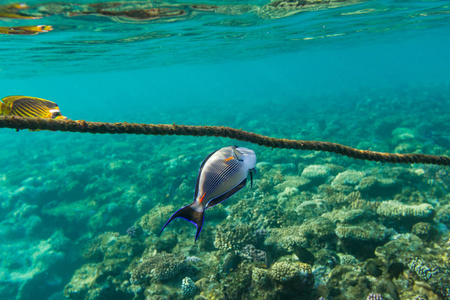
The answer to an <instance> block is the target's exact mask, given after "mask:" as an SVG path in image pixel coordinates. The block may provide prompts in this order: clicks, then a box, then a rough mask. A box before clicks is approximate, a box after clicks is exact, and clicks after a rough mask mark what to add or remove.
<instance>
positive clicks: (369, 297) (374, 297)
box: [366, 293, 383, 300]
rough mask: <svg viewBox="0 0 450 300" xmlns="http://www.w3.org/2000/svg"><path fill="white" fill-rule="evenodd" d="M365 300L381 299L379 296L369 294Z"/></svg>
mask: <svg viewBox="0 0 450 300" xmlns="http://www.w3.org/2000/svg"><path fill="white" fill-rule="evenodd" d="M366 300H383V297H381V295H380V294H375V293H370V294H369V295H368V296H367V298H366Z"/></svg>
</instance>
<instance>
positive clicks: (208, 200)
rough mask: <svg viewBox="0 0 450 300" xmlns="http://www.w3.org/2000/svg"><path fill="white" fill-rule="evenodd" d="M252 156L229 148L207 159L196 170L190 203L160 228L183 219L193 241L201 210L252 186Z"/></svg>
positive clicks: (220, 150)
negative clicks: (192, 230) (191, 227)
mask: <svg viewBox="0 0 450 300" xmlns="http://www.w3.org/2000/svg"><path fill="white" fill-rule="evenodd" d="M255 165H256V155H255V152H254V151H253V150H250V149H247V148H243V147H237V146H229V147H224V148H222V149H219V150H216V151H214V152H213V153H211V154H210V155H208V156H207V157H206V158H205V160H204V161H203V162H202V164H201V166H200V170H199V172H198V176H197V182H196V184H195V192H194V202H192V203H191V204H190V205H188V206H185V207H183V208H181V209H180V210H178V211H176V212H175V213H174V214H173V215H172V216H171V217H170V219H169V220H168V221H167V222H166V224H164V226H163V228H162V229H161V232H160V234H161V233H162V232H163V230H164V228H166V226H167V225H169V223H170V222H172V221H173V220H174V219H176V218H182V219H185V220H187V221H189V222H191V223H192V224H194V225H195V226H196V227H197V233H196V234H195V241H197V239H198V237H199V235H200V232H201V230H202V227H203V221H204V213H205V210H207V209H208V208H211V207H213V206H215V205H217V204H219V203H221V202H222V201H224V200H226V199H228V198H230V197H231V196H232V195H234V194H235V193H237V192H238V191H239V190H241V189H242V188H243V187H244V186H245V184H246V183H247V177H248V175H250V180H251V181H252V185H253V173H254V172H255Z"/></svg>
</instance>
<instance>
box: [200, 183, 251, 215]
mask: <svg viewBox="0 0 450 300" xmlns="http://www.w3.org/2000/svg"><path fill="white" fill-rule="evenodd" d="M246 183H247V178H245V179H244V180H242V181H241V183H239V184H238V185H237V186H235V187H234V188H233V189H231V190H229V191H228V192H226V193H224V194H222V195H220V196H219V197H216V198H214V199H212V200H210V201H209V202H208V204H206V207H205V209H207V208H211V207H213V206H215V205H217V204H219V203H220V202H222V201H224V200H226V199H228V198H230V197H231V196H233V195H234V194H235V193H237V192H238V191H239V190H241V189H242V188H243V187H244V186H245V184H246Z"/></svg>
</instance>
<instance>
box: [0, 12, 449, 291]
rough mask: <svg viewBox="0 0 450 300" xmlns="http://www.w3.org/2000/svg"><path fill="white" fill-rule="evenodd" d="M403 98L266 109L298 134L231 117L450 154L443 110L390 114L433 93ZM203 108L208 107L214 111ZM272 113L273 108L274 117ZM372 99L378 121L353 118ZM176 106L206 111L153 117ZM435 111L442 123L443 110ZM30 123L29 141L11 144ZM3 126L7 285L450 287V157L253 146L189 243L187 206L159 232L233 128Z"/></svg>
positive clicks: (1, 232)
mask: <svg viewBox="0 0 450 300" xmlns="http://www.w3.org/2000/svg"><path fill="white" fill-rule="evenodd" d="M198 12H199V11H198ZM199 13H200V12H199ZM415 94H420V91H417V90H416V93H415ZM447 94H448V93H447ZM407 97H408V96H407V95H406V96H405V97H400V98H401V100H399V99H400V98H399V99H398V100H395V99H389V100H386V99H384V100H383V99H380V98H377V97H373V98H372V99H371V100H370V101H369V100H368V99H361V98H358V99H360V101H358V103H355V105H354V109H351V110H348V108H346V109H343V108H336V107H335V108H333V109H332V110H330V109H329V108H326V107H325V106H324V107H321V106H320V107H316V108H315V109H314V110H311V111H314V113H311V114H310V113H308V112H307V111H306V110H305V112H304V114H298V111H296V112H295V114H294V113H293V112H291V111H290V110H289V109H288V110H286V109H284V108H277V107H275V108H273V110H278V109H279V110H280V112H279V113H281V111H282V114H283V116H284V115H289V117H290V118H291V119H292V120H295V121H293V122H294V123H295V122H297V121H298V122H299V123H300V124H301V126H300V127H301V130H299V131H298V132H296V133H295V134H292V126H294V125H292V124H294V123H293V122H291V124H289V126H287V125H283V124H284V123H283V122H280V124H278V123H277V124H275V123H273V124H271V125H267V126H266V124H265V122H262V121H261V120H260V119H259V118H256V119H254V120H247V119H248V118H247V114H244V113H242V114H241V115H238V116H236V115H234V114H233V115H224V117H223V118H224V120H225V118H227V121H229V120H235V119H236V120H237V122H239V126H242V128H246V129H247V128H248V130H254V131H255V132H256V131H258V132H263V133H264V132H265V133H267V134H274V132H273V131H272V130H271V128H270V127H268V126H272V125H273V126H277V127H276V128H277V130H279V131H278V132H276V134H277V135H280V136H286V137H292V138H297V139H311V140H313V139H314V140H318V139H323V140H330V141H333V140H336V141H339V142H343V143H344V142H345V143H347V144H348V145H358V147H361V148H363V149H369V148H373V149H376V151H393V150H394V149H395V151H398V152H404V151H409V150H411V149H412V150H413V151H417V152H422V153H425V152H427V153H432V154H433V153H434V154H445V155H448V154H449V152H448V150H447V149H446V148H444V147H441V146H438V145H436V144H435V142H434V141H433V140H432V139H430V138H428V137H427V134H428V133H429V132H430V130H431V128H434V129H433V130H435V129H436V125H431V124H429V123H428V122H422V123H420V122H419V123H420V124H416V123H418V122H417V121H416V120H417V119H418V118H416V120H413V118H411V120H409V119H408V120H400V119H399V118H395V117H388V115H389V114H388V113H387V112H389V111H391V110H392V109H393V108H395V109H397V110H399V109H404V110H402V112H403V113H405V114H406V113H408V114H409V113H412V114H414V116H415V117H417V116H418V115H420V113H421V112H420V110H422V109H423V108H424V107H425V108H427V107H428V106H427V105H431V104H429V101H426V100H427V99H428V98H427V97H428V96H427V97H425V96H424V98H423V99H422V100H424V101H419V102H416V105H417V108H415V107H414V106H411V105H407V104H405V100H404V99H405V98H407ZM381 100H383V101H385V102H383V104H379V103H378V102H379V101H381ZM439 103H440V101H435V102H434V104H433V105H440V104H439ZM333 105H339V104H333ZM404 105H406V107H405V108H403V106H404ZM447 106H448V105H446V107H447ZM338 107H339V106H338ZM448 107H450V106H448ZM442 108H445V107H444V106H441V109H440V110H441V111H442ZM433 109H437V108H433ZM333 110H336V112H334V111H333ZM354 110H356V111H358V113H355V111H354ZM349 111H351V112H349ZM204 112H205V113H204V116H205V119H204V120H203V119H202V122H205V123H211V124H213V123H214V122H216V123H217V122H219V121H218V120H215V119H212V118H210V119H208V118H209V115H208V112H209V110H207V111H204ZM260 112H261V113H265V112H262V111H260ZM359 112H364V113H365V116H364V117H360V116H361V113H359ZM271 113H272V112H271ZM271 113H266V114H265V115H264V118H266V119H267V122H268V123H270V122H272V121H271V118H270V114H271ZM325 113H326V114H325ZM333 113H335V115H332V114H333ZM367 114H370V116H369V118H370V119H371V120H374V127H373V128H374V129H375V132H371V131H370V130H366V129H365V128H363V126H359V125H358V122H356V121H357V119H358V118H361V121H363V122H366V121H367ZM325 116H326V117H325ZM328 116H329V117H328ZM172 117H174V118H175V117H179V118H183V120H188V121H190V122H192V123H198V120H196V119H193V118H190V117H189V116H187V115H186V114H185V111H183V114H181V113H180V114H178V115H177V113H176V112H174V115H172V114H170V117H169V115H167V116H165V115H161V116H160V118H161V119H159V120H162V121H164V122H167V123H172V122H173V120H172ZM426 119H429V118H426ZM355 120H356V121H355ZM142 121H143V122H144V121H148V119H146V118H143V119H142ZM353 122H355V123H353ZM430 122H431V121H430ZM432 122H436V124H440V125H439V126H440V127H442V128H445V126H447V123H448V114H447V115H442V116H440V115H434V118H433V121H432ZM355 124H356V125H355ZM433 124H434V123H433ZM295 126H297V125H295ZM274 128H275V127H274ZM346 128H349V129H351V130H344V129H346ZM441 133H442V132H441ZM28 134H29V135H28ZM31 134H32V135H31ZM52 134H54V133H52ZM25 136H26V139H27V140H26V142H27V143H29V145H30V146H29V148H30V149H36V150H35V151H34V150H33V151H31V150H29V149H27V148H23V149H22V148H20V149H17V147H15V146H12V145H14V144H15V143H16V141H17V140H22V141H25V138H24V137H25ZM4 137H5V140H4V141H3V143H2V147H1V149H0V152H1V153H2V157H3V158H4V159H3V165H2V166H1V168H2V169H1V172H0V185H1V188H0V202H1V203H0V204H1V205H0V216H1V221H0V238H1V239H2V243H1V246H0V249H1V251H2V253H3V259H2V260H1V261H0V281H1V282H2V284H1V285H0V294H1V295H2V299H5V300H9V299H18V300H27V299H61V298H63V297H66V298H68V299H86V300H105V299H124V300H128V299H130V300H131V299H134V300H143V299H155V300H157V299H181V298H188V299H195V300H204V299H268V300H276V299H301V300H317V299H333V300H361V299H380V298H382V299H391V300H399V299H400V300H403V299H428V300H431V299H433V300H437V299H450V282H449V278H450V273H449V270H450V252H449V251H450V243H449V235H450V233H449V228H450V217H449V215H450V196H449V195H450V194H449V192H448V189H449V186H450V181H449V176H448V170H447V168H446V167H436V166H426V165H393V164H383V163H374V162H361V161H357V160H352V159H347V158H345V157H339V156H336V155H333V154H327V153H318V152H312V151H294V150H278V149H273V150H272V149H266V148H264V147H257V146H254V147H257V148H255V151H257V152H258V159H260V160H261V162H259V163H258V165H257V174H256V175H255V176H254V177H253V187H251V185H250V179H248V181H247V186H246V187H245V188H244V189H242V191H240V192H239V193H237V194H236V195H234V196H233V197H231V198H230V200H228V201H226V202H224V203H222V204H220V205H218V206H216V207H214V208H212V209H208V211H207V213H206V214H205V226H204V228H203V230H202V236H201V238H200V239H199V240H198V241H197V242H195V243H194V241H193V239H192V234H193V232H192V231H193V227H191V226H192V225H190V224H188V223H186V222H184V221H180V222H178V221H174V224H173V226H171V228H169V229H167V232H165V233H164V235H162V236H159V232H160V230H161V227H162V226H163V225H164V223H165V222H166V221H167V218H168V217H169V216H170V215H171V214H172V213H173V212H174V208H176V207H181V206H182V205H186V204H188V203H189V202H190V201H192V194H193V192H194V189H195V180H196V175H197V172H198V168H199V166H200V163H201V161H202V159H203V158H204V154H205V153H207V152H208V151H214V150H215V149H217V148H219V147H220V146H221V144H224V143H225V141H221V140H220V141H218V140H217V139H216V140H214V139H206V138H201V137H198V138H191V137H189V138H187V137H181V138H175V137H152V142H149V139H148V137H141V136H132V137H127V136H92V137H90V136H87V137H79V136H78V135H77V136H71V137H70V138H67V137H65V136H64V135H61V136H58V138H57V139H49V138H48V137H49V136H48V135H46V133H45V132H43V131H42V132H36V133H35V132H33V133H31V132H30V133H27V132H22V131H21V132H20V134H16V133H15V132H14V135H12V134H11V135H9V134H5V135H4ZM59 138H60V139H59ZM197 139H201V143H199V142H198V140H197ZM50 141H51V142H50ZM200 144H201V147H199V145H200ZM244 144H245V143H244ZM27 145H28V144H27ZM67 145H70V147H71V148H70V149H71V151H67ZM12 153H15V154H14V155H12ZM17 153H20V154H19V155H18V154H17ZM37 153H39V154H37ZM25 170H26V171H25ZM180 177H181V178H183V180H182V182H180V181H179V178H180ZM174 182H175V183H176V184H173V183H174ZM174 186H176V188H174ZM167 195H170V197H168V196H167ZM62 266H63V267H62Z"/></svg>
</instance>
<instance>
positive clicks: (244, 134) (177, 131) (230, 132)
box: [0, 116, 450, 166]
mask: <svg viewBox="0 0 450 300" xmlns="http://www.w3.org/2000/svg"><path fill="white" fill-rule="evenodd" d="M0 128H14V129H17V130H20V129H31V130H37V129H38V130H50V131H68V132H89V133H103V134H105V133H109V134H145V135H189V136H216V137H225V138H230V139H235V140H239V141H244V142H250V143H253V144H257V145H260V146H264V147H270V148H283V149H299V150H314V151H325V152H332V153H336V154H339V155H344V156H348V157H353V158H355V159H362V160H370V161H378V162H389V163H405V164H415V163H422V164H434V165H445V166H448V165H450V157H447V156H438V155H427V154H413V153H411V154H397V153H382V152H375V151H369V150H358V149H355V148H351V147H348V146H344V145H340V144H335V143H330V142H320V141H302V140H288V139H277V138H272V137H268V136H264V135H260V134H256V133H253V132H248V131H243V130H238V129H234V128H230V127H223V126H189V125H177V124H175V123H174V124H172V125H162V124H137V123H126V122H123V123H102V122H86V121H73V120H55V119H43V118H21V117H16V116H1V117H0Z"/></svg>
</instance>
